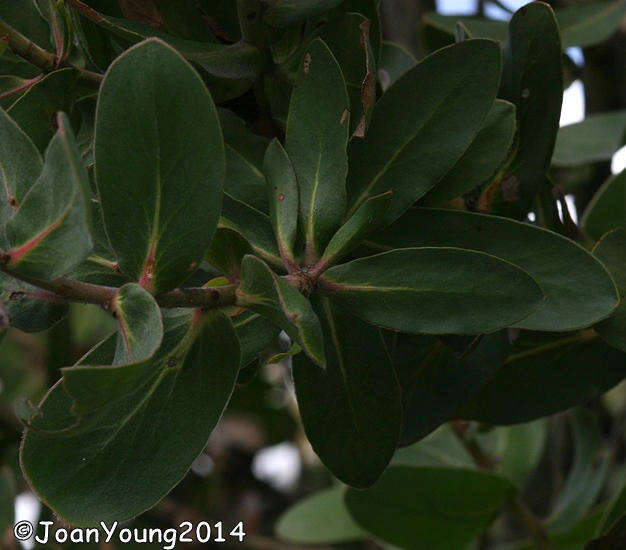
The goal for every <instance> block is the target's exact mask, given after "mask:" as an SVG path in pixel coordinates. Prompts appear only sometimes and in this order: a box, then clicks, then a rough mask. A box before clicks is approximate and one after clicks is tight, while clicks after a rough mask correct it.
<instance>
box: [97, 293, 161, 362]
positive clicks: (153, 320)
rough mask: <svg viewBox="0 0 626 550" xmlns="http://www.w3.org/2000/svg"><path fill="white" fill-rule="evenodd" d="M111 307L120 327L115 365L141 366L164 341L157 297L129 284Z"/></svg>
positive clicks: (115, 298) (117, 295)
mask: <svg viewBox="0 0 626 550" xmlns="http://www.w3.org/2000/svg"><path fill="white" fill-rule="evenodd" d="M109 307H110V309H111V313H112V314H113V316H114V317H115V319H116V320H117V324H118V327H119V328H118V335H119V337H118V339H117V350H116V352H115V359H114V363H115V364H117V365H120V364H122V363H138V362H139V361H143V360H145V359H148V358H149V357H151V356H152V355H153V354H154V352H155V351H156V350H157V349H158V347H159V346H160V345H161V340H162V339H163V321H162V320H161V311H160V310H159V306H158V305H157V303H156V301H155V300H154V298H153V297H152V296H151V295H150V294H148V292H146V290H144V289H143V288H142V287H141V286H139V285H138V284H136V283H128V284H125V285H124V286H123V287H122V288H120V289H119V290H118V291H117V293H116V294H115V297H114V298H113V300H112V301H111V305H110V306H109Z"/></svg>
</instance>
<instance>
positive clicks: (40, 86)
mask: <svg viewBox="0 0 626 550" xmlns="http://www.w3.org/2000/svg"><path fill="white" fill-rule="evenodd" d="M79 75H80V73H79V72H78V71H77V70H76V69H60V70H58V71H54V72H52V73H50V74H48V75H46V76H45V77H44V78H42V79H41V80H40V81H39V82H37V83H36V84H34V85H33V86H31V87H30V88H29V89H28V91H27V92H26V93H25V94H23V95H22V96H20V98H19V99H18V100H17V101H16V102H15V103H13V104H12V105H11V106H10V107H9V108H8V109H7V112H8V113H9V115H10V116H11V118H12V119H13V120H15V122H17V124H18V126H19V127H20V128H21V129H22V130H24V132H25V133H26V134H27V135H28V136H29V137H30V139H32V140H33V143H34V144H35V145H36V146H37V149H39V150H40V151H43V150H44V149H45V148H46V145H47V144H48V142H49V141H50V139H51V138H52V136H53V134H54V125H53V124H52V121H53V120H54V117H55V115H56V113H57V112H58V111H64V112H66V113H69V112H70V111H71V108H72V99H73V98H72V95H73V94H72V92H73V91H74V88H75V86H76V83H77V81H78V77H79Z"/></svg>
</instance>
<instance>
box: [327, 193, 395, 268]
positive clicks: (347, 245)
mask: <svg viewBox="0 0 626 550" xmlns="http://www.w3.org/2000/svg"><path fill="white" fill-rule="evenodd" d="M392 196H393V193H392V192H391V191H387V192H386V193H383V194H382V195H375V196H373V197H370V198H369V199H367V200H366V201H365V202H364V203H363V204H361V206H359V208H358V210H357V211H356V212H355V213H354V214H353V215H352V216H351V217H350V219H349V220H348V221H347V222H346V223H344V224H343V225H342V226H341V227H340V228H339V230H338V231H337V233H335V235H334V236H333V238H332V239H331V240H330V242H329V243H328V246H327V247H326V250H325V251H324V255H323V256H322V259H321V264H322V265H324V266H329V265H332V264H335V263H337V262H338V261H339V260H340V259H341V258H343V257H344V256H345V255H346V254H348V252H351V251H352V250H353V249H354V248H356V246H358V245H359V244H360V243H361V241H363V239H364V238H365V237H367V236H368V235H369V234H370V233H372V232H373V231H374V230H375V229H377V228H378V227H379V226H380V225H381V224H382V222H383V219H384V217H385V214H387V211H388V210H389V206H390V205H391V199H392Z"/></svg>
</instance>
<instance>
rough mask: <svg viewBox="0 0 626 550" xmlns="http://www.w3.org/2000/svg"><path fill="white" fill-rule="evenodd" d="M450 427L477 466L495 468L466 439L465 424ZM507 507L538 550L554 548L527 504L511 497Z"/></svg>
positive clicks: (475, 446)
mask: <svg viewBox="0 0 626 550" xmlns="http://www.w3.org/2000/svg"><path fill="white" fill-rule="evenodd" d="M452 428H453V430H454V433H455V434H456V435H457V437H458V438H459V441H460V442H461V443H462V444H463V446H464V447H465V448H466V449H467V450H468V452H469V453H470V455H471V456H472V459H473V460H474V462H475V463H476V465H477V466H478V467H479V468H482V469H484V470H493V469H495V463H494V461H493V459H492V458H491V457H490V456H489V455H487V453H485V452H484V451H483V449H482V448H481V446H480V445H479V443H478V442H477V441H476V440H474V439H468V438H467V437H466V426H465V425H464V424H463V422H459V421H456V422H453V423H452ZM509 509H510V510H511V512H512V513H513V515H514V516H515V518H516V519H517V520H518V521H519V523H520V524H521V525H523V526H524V528H525V529H526V530H527V531H528V533H529V534H530V535H531V537H532V538H533V540H534V541H535V544H536V545H537V548H539V549H540V550H555V549H554V546H553V545H552V543H551V542H550V539H549V538H548V533H547V532H546V530H545V528H544V526H543V524H542V523H541V520H540V519H539V518H538V517H537V516H535V514H533V512H532V511H531V510H530V508H528V506H526V504H525V503H524V502H523V501H522V500H521V499H519V498H518V497H515V498H512V499H511V500H510V501H509Z"/></svg>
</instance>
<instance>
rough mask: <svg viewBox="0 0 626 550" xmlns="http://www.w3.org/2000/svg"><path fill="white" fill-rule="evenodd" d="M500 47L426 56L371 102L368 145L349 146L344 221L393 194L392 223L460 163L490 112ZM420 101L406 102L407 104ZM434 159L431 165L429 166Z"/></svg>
mask: <svg viewBox="0 0 626 550" xmlns="http://www.w3.org/2000/svg"><path fill="white" fill-rule="evenodd" d="M499 80H500V49H499V48H498V46H497V44H495V43H494V42H490V41H487V40H467V41H465V42H463V43H460V44H456V45H454V46H450V47H448V48H444V49H442V50H439V51H437V52H435V53H434V54H432V55H430V56H428V57H426V58H425V59H424V60H423V61H422V62H420V63H419V64H418V65H417V66H416V67H414V68H413V69H411V70H410V71H409V72H407V73H406V74H405V75H404V76H403V77H402V78H401V79H399V80H398V81H397V82H396V83H395V84H394V85H393V86H391V87H390V88H389V89H388V90H387V92H386V93H385V94H384V95H383V97H382V98H381V99H380V100H379V101H378V102H377V103H376V105H375V107H374V111H373V114H372V119H371V122H370V126H369V130H368V133H367V135H366V136H365V139H363V140H358V139H354V140H352V142H351V144H350V171H349V175H348V187H347V189H348V205H349V212H348V213H349V215H352V214H353V213H354V212H355V211H356V209H357V208H358V207H359V206H360V205H361V203H362V202H363V201H365V200H366V199H367V198H368V197H370V196H372V195H377V194H380V193H384V192H385V191H388V190H390V189H393V191H394V195H393V200H392V204H391V208H390V209H389V212H388V215H387V221H389V222H390V221H393V220H394V219H395V218H397V217H398V216H399V215H400V214H402V213H403V212H404V211H405V210H406V209H407V208H409V207H410V206H411V204H412V203H413V202H415V201H416V200H418V199H419V198H420V197H422V196H423V195H424V194H425V193H426V192H427V191H428V190H429V189H430V188H431V187H433V186H434V185H435V184H436V183H437V182H438V181H439V180H440V179H441V178H442V177H443V176H444V174H446V173H447V172H448V171H449V170H450V169H451V168H452V167H453V166H454V164H455V163H456V162H457V161H458V160H459V158H461V156H462V154H463V153H464V152H465V150H466V149H467V148H468V146H469V145H470V143H471V141H472V140H473V139H474V136H475V135H476V134H477V133H478V131H479V129H480V126H481V124H482V123H483V120H484V119H485V117H486V116H487V114H488V112H489V109H490V108H491V106H492V104H493V101H494V99H495V95H496V92H497V87H498V83H499ZM410 97H419V98H420V100H419V101H417V102H410V103H408V104H407V101H406V98H410ZM434 159H436V161H434Z"/></svg>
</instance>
